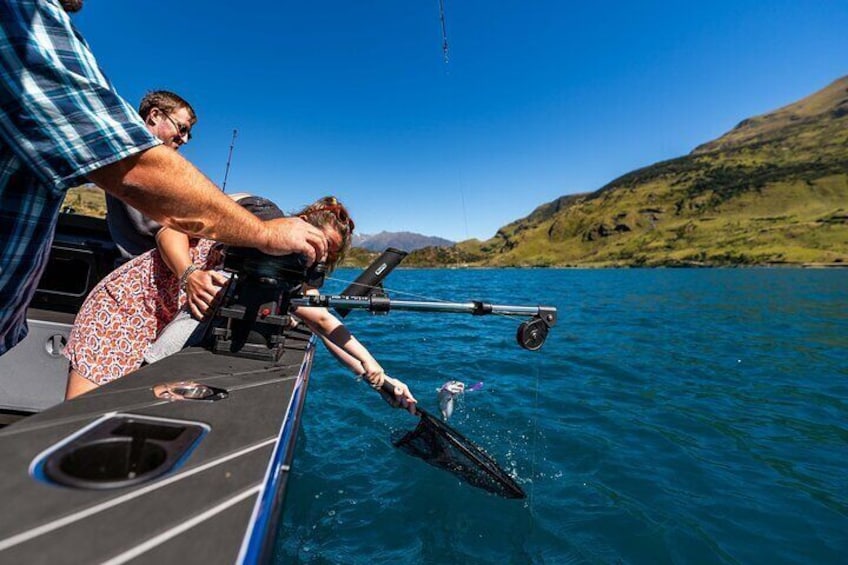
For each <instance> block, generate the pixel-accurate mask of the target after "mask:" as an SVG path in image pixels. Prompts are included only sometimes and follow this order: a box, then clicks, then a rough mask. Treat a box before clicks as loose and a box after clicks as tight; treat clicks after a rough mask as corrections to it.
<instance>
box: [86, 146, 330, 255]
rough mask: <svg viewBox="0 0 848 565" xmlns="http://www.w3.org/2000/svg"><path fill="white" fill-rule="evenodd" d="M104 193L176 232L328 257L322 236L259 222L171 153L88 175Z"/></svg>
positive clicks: (158, 150) (153, 153)
mask: <svg viewBox="0 0 848 565" xmlns="http://www.w3.org/2000/svg"><path fill="white" fill-rule="evenodd" d="M88 178H89V179H90V180H92V181H93V182H95V183H96V184H97V185H98V186H100V187H101V188H102V189H103V190H105V191H106V192H108V193H110V194H113V195H114V196H116V197H118V198H120V199H121V200H123V201H125V202H126V203H128V204H129V205H131V206H133V207H134V208H137V209H139V210H141V211H142V212H144V214H146V215H147V216H149V217H150V218H152V219H154V220H156V221H157V222H160V223H161V224H163V225H165V226H168V227H170V228H173V229H175V230H178V231H181V232H184V233H187V234H190V235H196V236H199V237H205V238H208V239H214V240H216V241H220V242H223V243H227V244H231V245H239V246H244V247H256V248H257V249H259V250H260V251H263V252H265V253H268V254H270V255H286V254H288V253H301V254H303V255H305V256H306V257H307V258H308V260H309V263H310V264H311V263H312V262H313V261H315V260H316V258H321V257H323V256H324V255H325V254H326V252H327V242H326V239H325V237H324V234H323V233H322V232H321V230H319V229H318V228H316V227H314V226H312V225H310V224H308V223H306V222H304V221H303V220H301V219H299V218H281V219H277V220H270V221H267V222H263V221H262V220H260V219H259V218H257V217H256V216H254V215H253V214H251V213H250V212H248V211H247V210H245V209H244V208H242V207H241V206H239V205H238V204H236V203H235V202H234V201H233V200H232V199H231V198H229V197H228V196H227V195H226V194H224V193H223V192H221V191H220V190H219V189H218V187H217V186H215V185H214V184H213V183H212V181H210V180H209V179H207V178H206V177H205V176H204V175H203V174H202V173H201V172H200V171H198V170H197V169H196V168H195V167H194V166H193V165H192V164H191V163H189V162H188V161H187V160H185V159H184V158H182V157H181V156H180V155H179V154H178V153H177V152H176V151H174V150H173V149H170V148H168V147H164V146H157V147H153V148H152V149H148V150H146V151H143V152H141V153H137V154H135V155H132V156H130V157H127V158H125V159H122V160H120V161H117V162H116V163H112V164H110V165H106V166H105V167H101V168H99V169H97V170H94V171H92V172H90V173H88Z"/></svg>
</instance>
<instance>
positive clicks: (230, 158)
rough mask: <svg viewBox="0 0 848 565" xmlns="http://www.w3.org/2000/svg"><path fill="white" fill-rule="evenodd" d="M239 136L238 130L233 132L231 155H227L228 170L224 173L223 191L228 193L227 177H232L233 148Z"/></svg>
mask: <svg viewBox="0 0 848 565" xmlns="http://www.w3.org/2000/svg"><path fill="white" fill-rule="evenodd" d="M237 135H238V130H237V129H234V130H233V139H232V140H231V141H230V154H229V155H227V168H226V170H225V171H224V182H223V183H222V184H221V191H222V192H227V177H228V176H229V175H230V161H232V159H233V147H235V146H236V136H237Z"/></svg>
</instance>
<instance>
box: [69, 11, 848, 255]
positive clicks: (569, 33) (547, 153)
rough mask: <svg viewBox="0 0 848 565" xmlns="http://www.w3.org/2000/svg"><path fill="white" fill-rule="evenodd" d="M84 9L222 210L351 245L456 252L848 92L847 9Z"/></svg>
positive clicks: (116, 78)
mask: <svg viewBox="0 0 848 565" xmlns="http://www.w3.org/2000/svg"><path fill="white" fill-rule="evenodd" d="M445 9H446V23H447V36H448V42H449V53H448V54H449V62H448V63H447V64H446V63H445V62H444V59H443V54H442V34H441V26H440V22H439V2H438V0H391V1H389V0H363V1H359V2H355V1H351V0H346V1H341V0H328V1H324V2H293V1H286V0H282V1H278V2H223V1H219V0H206V1H203V2H201V1H195V0H191V1H189V0H180V1H173V0H172V1H169V2H163V1H158V0H148V1H147V2H127V1H123V0H112V1H105V0H87V1H86V6H85V9H84V10H83V11H82V12H80V13H79V14H77V15H76V16H74V18H75V22H76V25H77V26H78V28H79V29H80V30H81V31H82V32H83V35H85V37H86V38H87V39H88V41H89V43H90V44H91V46H92V49H93V51H94V53H95V54H96V56H97V58H98V60H99V61H100V64H101V66H102V67H103V68H104V69H105V71H106V73H107V75H108V76H109V77H110V78H111V79H112V81H113V82H114V83H115V85H116V86H117V88H118V91H119V92H121V93H122V94H123V96H124V97H125V98H126V99H127V100H129V101H130V102H132V103H133V104H134V105H135V104H137V103H138V101H139V100H140V98H141V97H142V96H143V95H144V93H145V92H146V91H148V90H151V89H158V88H164V89H169V90H173V91H175V92H177V93H179V94H181V95H182V96H184V97H185V98H186V99H188V100H189V101H190V102H191V103H192V104H193V105H194V107H195V109H196V110H197V112H198V114H199V117H200V122H199V123H198V126H197V128H196V129H195V139H194V140H193V141H192V142H191V143H190V144H189V145H188V146H186V148H185V149H184V150H183V152H184V154H185V155H186V156H187V157H188V158H189V159H190V160H191V161H193V162H194V163H195V164H196V165H197V166H198V167H199V168H200V169H201V170H202V171H204V172H205V173H206V174H207V175H208V176H209V177H210V178H211V179H212V180H213V181H215V182H216V183H217V184H219V185H220V184H221V182H222V180H223V178H224V170H225V165H226V160H227V152H228V150H229V146H230V139H231V136H232V130H233V129H234V128H237V129H238V138H237V140H236V145H235V151H234V154H233V160H232V166H231V170H230V175H229V180H228V182H227V192H236V191H249V192H255V193H258V194H262V195H264V196H268V197H270V198H273V199H274V200H276V201H277V202H278V203H279V204H280V205H281V207H283V208H284V209H288V210H291V209H294V208H297V207H299V206H300V205H302V204H306V203H308V202H311V201H312V200H314V199H316V198H318V197H320V196H323V195H326V194H335V195H337V196H339V197H340V198H341V199H342V200H343V201H345V202H346V203H347V204H348V205H349V207H350V209H351V212H352V215H353V216H354V219H355V220H356V222H357V226H358V229H359V231H360V232H363V233H376V232H378V231H381V230H388V231H404V230H405V231H413V232H418V233H423V234H426V235H437V236H441V237H446V238H449V239H454V240H460V239H466V238H469V237H476V238H480V239H487V238H489V237H491V236H493V235H494V234H495V232H496V231H497V229H498V228H499V227H501V226H503V225H505V224H507V223H509V222H511V221H513V220H516V219H518V218H520V217H523V216H525V215H527V214H528V213H530V212H531V211H532V210H533V209H534V208H535V207H536V206H538V205H540V204H542V203H544V202H548V201H551V200H553V199H555V198H557V197H559V196H562V195H564V194H570V193H574V192H584V191H592V190H595V189H597V188H600V187H601V186H602V185H604V184H605V183H606V182H608V181H610V180H612V179H613V178H615V177H617V176H618V175H620V174H623V173H625V172H627V171H630V170H632V169H634V168H638V167H641V166H645V165H649V164H651V163H653V162H656V161H659V160H663V159H668V158H672V157H676V156H680V155H683V154H685V153H688V152H689V151H691V150H692V149H693V148H694V147H695V146H696V145H698V144H700V143H702V142H705V141H708V140H710V139H713V138H715V137H717V136H719V135H721V134H722V133H724V132H725V131H727V130H729V129H731V128H732V127H733V126H734V125H736V124H737V123H738V122H739V121H740V120H742V119H743V118H746V117H748V116H751V115H756V114H761V113H764V112H766V111H769V110H772V109H775V108H777V107H780V106H783V105H785V104H787V103H790V102H792V101H794V100H796V99H798V98H801V97H803V96H806V95H807V94H810V93H812V92H814V91H816V90H818V89H820V88H823V87H824V86H826V85H827V84H829V83H830V82H831V81H833V80H835V79H837V78H839V77H841V76H844V75H846V74H848V2H847V1H845V0H838V1H837V0H815V1H814V0H806V1H802V0H796V1H788V0H756V1H753V0H713V1H711V2H694V1H666V2H656V1H650V0H649V1H642V2H620V1H598V2H569V1H566V0H544V1H532V0H531V1H528V0H522V1H517V0H515V1H513V0H508V1H507V0H494V1H493V0H486V1H484V0H465V1H460V0H445Z"/></svg>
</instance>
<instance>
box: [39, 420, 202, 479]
mask: <svg viewBox="0 0 848 565" xmlns="http://www.w3.org/2000/svg"><path fill="white" fill-rule="evenodd" d="M207 429H208V428H207V427H206V426H205V425H203V424H199V423H193V422H185V421H178V420H164V419H151V418H143V417H139V416H132V415H127V414H119V415H115V416H112V417H110V418H107V419H104V420H103V421H101V422H99V423H98V424H97V425H95V426H94V427H92V428H90V429H88V430H86V431H85V432H84V433H82V434H81V435H79V436H78V437H76V438H73V439H71V441H67V442H66V443H64V444H63V445H62V444H60V445H59V447H58V448H57V449H54V450H51V451H50V452H48V453H47V455H46V456H45V457H44V459H43V472H44V476H45V478H46V479H47V480H48V481H50V482H53V483H57V484H60V485H64V486H67V487H72V488H78V489H94V490H102V489H113V488H121V487H128V486H134V485H138V484H141V483H145V482H148V481H151V480H153V479H155V478H157V477H160V476H162V475H164V474H166V473H168V472H169V471H171V470H173V469H175V468H176V467H178V466H179V464H180V463H181V462H182V461H184V460H185V459H186V458H187V457H188V455H189V453H190V452H191V450H192V449H193V448H194V447H195V446H196V445H197V443H198V442H199V441H200V439H201V437H202V436H203V435H204V433H205V431H206V430H207Z"/></svg>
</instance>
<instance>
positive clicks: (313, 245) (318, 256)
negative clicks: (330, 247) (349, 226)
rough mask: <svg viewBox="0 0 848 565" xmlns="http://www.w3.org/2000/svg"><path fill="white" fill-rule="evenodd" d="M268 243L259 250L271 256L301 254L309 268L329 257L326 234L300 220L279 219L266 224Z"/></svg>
mask: <svg viewBox="0 0 848 565" xmlns="http://www.w3.org/2000/svg"><path fill="white" fill-rule="evenodd" d="M265 227H266V228H267V230H268V237H267V239H266V241H267V242H268V243H267V244H266V246H265V247H260V248H259V250H260V251H262V252H264V253H267V254H269V255H288V254H289V253H300V254H301V255H304V256H305V257H306V262H307V266H309V265H312V264H313V263H314V262H315V261H320V260H324V259H325V258H326V257H327V238H326V237H325V236H324V232H322V231H321V230H319V229H318V228H316V227H315V226H313V225H312V224H310V223H307V222H305V221H303V220H301V219H300V218H279V219H276V220H268V221H266V222H265Z"/></svg>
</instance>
